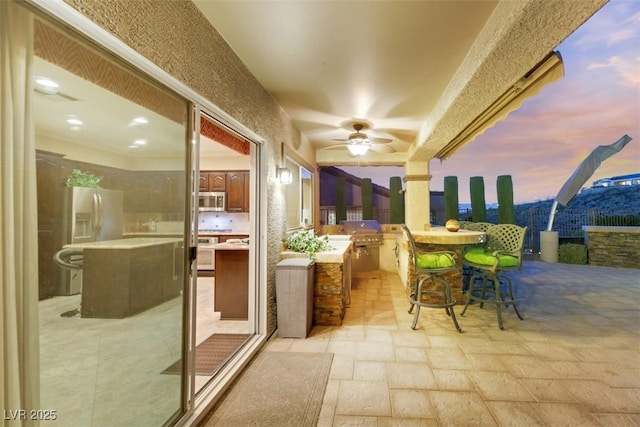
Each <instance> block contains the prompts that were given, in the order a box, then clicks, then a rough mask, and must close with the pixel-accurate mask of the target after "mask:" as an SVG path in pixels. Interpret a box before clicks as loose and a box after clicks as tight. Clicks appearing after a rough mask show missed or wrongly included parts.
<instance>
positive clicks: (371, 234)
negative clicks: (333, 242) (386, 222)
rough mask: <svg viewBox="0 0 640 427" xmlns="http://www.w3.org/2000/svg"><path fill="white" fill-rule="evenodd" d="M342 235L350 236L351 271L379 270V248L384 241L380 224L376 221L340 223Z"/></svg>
mask: <svg viewBox="0 0 640 427" xmlns="http://www.w3.org/2000/svg"><path fill="white" fill-rule="evenodd" d="M340 228H341V230H342V232H343V233H345V234H349V235H351V241H352V242H353V249H354V255H353V257H352V259H351V268H352V270H353V271H374V270H378V269H379V268H380V246H382V244H383V242H384V240H383V235H382V228H381V227H380V223H379V222H378V221H376V220H371V219H364V220H359V221H340Z"/></svg>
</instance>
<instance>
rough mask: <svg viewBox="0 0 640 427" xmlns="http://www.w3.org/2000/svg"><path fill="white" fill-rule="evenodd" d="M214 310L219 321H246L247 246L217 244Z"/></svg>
mask: <svg viewBox="0 0 640 427" xmlns="http://www.w3.org/2000/svg"><path fill="white" fill-rule="evenodd" d="M211 247H212V248H213V250H215V257H216V262H215V264H216V270H215V286H214V302H213V306H214V307H213V309H214V311H216V312H219V313H220V319H221V320H247V319H248V313H249V245H248V244H247V243H241V242H237V243H229V242H225V243H217V244H214V245H211Z"/></svg>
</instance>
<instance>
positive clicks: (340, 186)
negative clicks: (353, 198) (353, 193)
mask: <svg viewBox="0 0 640 427" xmlns="http://www.w3.org/2000/svg"><path fill="white" fill-rule="evenodd" d="M346 219H347V180H346V179H345V177H344V176H339V177H337V178H336V224H340V221H344V220H346Z"/></svg>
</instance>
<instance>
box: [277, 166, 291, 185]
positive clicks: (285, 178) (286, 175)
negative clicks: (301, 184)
mask: <svg viewBox="0 0 640 427" xmlns="http://www.w3.org/2000/svg"><path fill="white" fill-rule="evenodd" d="M278 181H279V182H280V184H285V185H287V184H291V183H292V182H293V174H292V173H291V171H290V170H289V169H287V168H278Z"/></svg>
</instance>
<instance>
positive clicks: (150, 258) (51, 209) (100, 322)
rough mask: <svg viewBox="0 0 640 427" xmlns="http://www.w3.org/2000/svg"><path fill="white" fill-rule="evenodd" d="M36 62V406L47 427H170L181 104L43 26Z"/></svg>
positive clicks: (179, 247)
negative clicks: (59, 259) (46, 412)
mask: <svg viewBox="0 0 640 427" xmlns="http://www.w3.org/2000/svg"><path fill="white" fill-rule="evenodd" d="M34 52H35V57H34V59H33V70H34V73H33V78H34V93H33V97H32V99H33V105H34V108H33V118H34V122H35V138H36V148H37V153H36V160H37V163H36V174H37V197H38V223H39V226H38V235H39V247H38V252H39V253H38V258H39V277H40V282H39V297H40V302H39V311H40V350H41V354H40V388H41V392H40V395H41V400H40V405H41V407H43V408H55V409H56V411H57V420H56V421H55V422H52V423H51V425H64V426H67V425H94V426H98V425H105V426H106V425H114V424H117V425H134V424H135V425H162V424H164V423H165V422H166V421H167V420H169V419H170V418H172V417H174V416H175V414H178V413H180V411H181V393H182V383H181V378H182V376H181V369H174V370H171V369H168V368H170V367H171V366H174V365H175V363H176V362H177V363H178V364H180V361H181V357H182V335H183V325H182V319H183V315H182V313H183V304H182V295H181V293H182V290H183V288H184V283H185V275H186V272H185V271H184V268H183V266H184V258H183V255H184V226H183V224H184V219H185V218H184V216H185V210H186V205H185V203H186V194H185V189H186V172H185V168H186V147H187V141H186V135H187V132H186V122H187V120H186V118H187V114H188V105H187V102H186V101H185V100H183V99H180V98H178V97H176V96H175V95H173V94H172V93H170V92H168V91H166V90H164V89H162V88H159V87H157V86H155V85H154V83H152V82H150V81H146V80H144V79H141V78H140V76H138V75H136V74H134V73H132V72H131V71H130V70H129V69H128V68H126V67H124V66H122V65H121V64H119V63H117V62H116V61H115V60H113V59H112V58H110V57H109V56H108V55H106V54H104V53H102V52H100V51H98V50H96V49H94V48H92V47H90V46H89V45H88V44H84V43H83V42H82V41H80V40H78V39H75V38H72V37H70V36H69V35H68V34H65V33H63V32H61V31H60V30H58V29H57V28H55V27H53V26H50V25H49V24H47V23H45V22H43V21H40V20H37V21H36V25H35V33H34ZM83 202H84V204H83ZM63 248H71V249H81V252H80V254H79V255H76V257H77V256H79V257H81V259H82V268H81V269H67V268H63V267H61V265H60V264H56V263H55V262H54V261H53V259H54V254H56V253H57V254H59V253H60V251H61V250H62V249H63ZM76 259H77V258H76ZM69 261H71V262H73V260H72V259H71V258H69ZM140 413H144V414H145V418H144V419H140V418H139V414H140Z"/></svg>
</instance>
